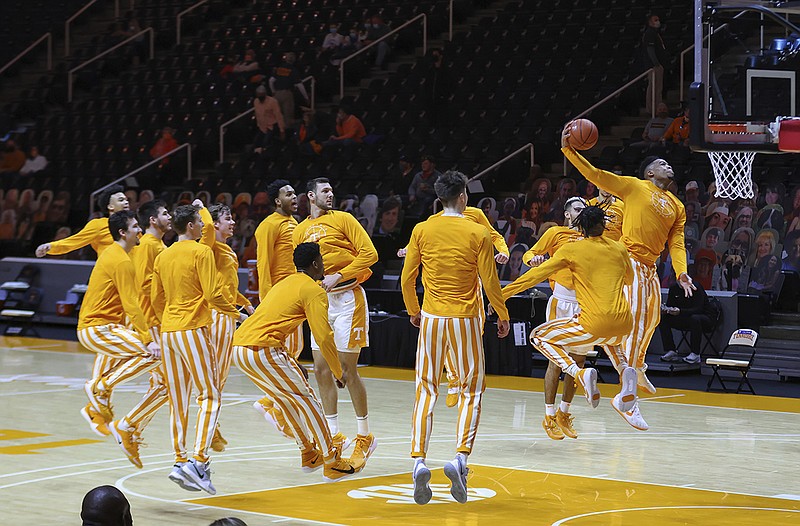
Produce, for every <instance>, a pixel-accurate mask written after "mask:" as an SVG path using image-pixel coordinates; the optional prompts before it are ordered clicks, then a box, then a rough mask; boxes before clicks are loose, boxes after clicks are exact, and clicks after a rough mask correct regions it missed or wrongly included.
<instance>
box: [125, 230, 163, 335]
mask: <svg viewBox="0 0 800 526" xmlns="http://www.w3.org/2000/svg"><path fill="white" fill-rule="evenodd" d="M166 248H167V246H166V245H165V244H164V242H163V241H161V240H160V239H159V238H157V237H156V236H154V235H153V234H145V235H143V236H142V237H141V238H139V244H138V245H137V246H136V247H134V248H133V250H131V252H130V254H129V255H130V258H131V261H132V262H133V268H134V269H135V270H136V284H137V285H138V286H139V290H138V292H139V306H140V307H141V308H142V314H144V318H145V320H146V321H147V325H148V326H149V327H157V326H158V325H159V321H158V316H156V311H155V310H154V309H153V302H152V300H151V299H150V290H151V289H152V284H153V264H154V263H155V261H156V257H158V255H159V254H161V252H163V251H164V250H166Z"/></svg>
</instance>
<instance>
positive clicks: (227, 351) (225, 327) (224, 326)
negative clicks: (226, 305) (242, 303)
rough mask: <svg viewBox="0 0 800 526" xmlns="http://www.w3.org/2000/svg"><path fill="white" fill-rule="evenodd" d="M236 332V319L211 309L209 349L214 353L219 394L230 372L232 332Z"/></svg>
mask: <svg viewBox="0 0 800 526" xmlns="http://www.w3.org/2000/svg"><path fill="white" fill-rule="evenodd" d="M235 330H236V318H234V317H233V316H230V315H229V314H224V313H222V312H219V311H217V310H214V309H211V347H212V348H213V349H214V350H215V351H216V353H217V356H216V363H217V379H218V380H219V384H217V387H218V388H219V392H220V393H222V389H223V388H224V387H225V382H226V381H227V380H228V373H229V372H230V370H231V358H232V357H233V331H235Z"/></svg>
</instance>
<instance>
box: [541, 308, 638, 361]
mask: <svg viewBox="0 0 800 526" xmlns="http://www.w3.org/2000/svg"><path fill="white" fill-rule="evenodd" d="M624 338H625V337H624V336H614V337H612V338H602V337H600V336H595V335H593V334H591V333H590V332H589V331H587V330H586V329H585V328H584V327H583V325H581V322H580V318H579V316H573V317H572V318H559V319H555V320H552V321H548V322H545V323H543V324H541V325H539V326H538V327H536V328H535V329H533V331H532V332H531V344H532V345H533V346H534V347H535V348H536V349H537V350H538V351H539V352H541V353H542V354H543V355H544V356H545V357H546V358H547V359H548V360H550V361H551V362H553V363H555V364H556V365H558V366H559V367H560V368H561V370H562V371H564V372H565V373H566V372H567V369H568V368H569V367H570V366H572V365H577V364H576V363H575V360H573V359H572V357H571V356H570V355H569V351H568V349H574V348H576V347H584V346H588V347H589V348H591V347H592V346H594V345H602V346H603V349H605V351H606V354H608V355H609V358H610V359H611V361H612V362H615V363H616V361H617V360H621V361H624V359H625V358H624V355H623V351H622V346H621V344H622V340H623V339H624ZM612 355H614V356H612Z"/></svg>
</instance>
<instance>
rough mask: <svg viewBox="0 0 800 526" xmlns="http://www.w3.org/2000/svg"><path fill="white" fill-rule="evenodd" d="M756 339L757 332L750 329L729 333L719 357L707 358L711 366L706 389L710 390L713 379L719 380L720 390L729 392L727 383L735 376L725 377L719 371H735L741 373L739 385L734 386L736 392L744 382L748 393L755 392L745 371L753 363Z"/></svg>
mask: <svg viewBox="0 0 800 526" xmlns="http://www.w3.org/2000/svg"><path fill="white" fill-rule="evenodd" d="M757 340H758V333H757V332H756V331H754V330H752V329H737V330H735V331H733V334H731V338H730V340H728V345H726V346H725V348H724V349H723V350H722V353H720V355H719V357H717V358H708V359H707V360H706V365H708V366H710V367H711V370H712V374H711V379H710V380H709V381H708V385H707V386H706V391H711V386H712V384H713V383H714V379H717V380H718V381H719V384H720V386H721V387H722V391H724V392H726V393H729V392H732V389H730V388H729V387H728V385H727V384H730V383H733V382H735V381H736V379H735V378H728V379H725V378H723V377H722V376H721V375H720V371H737V372H739V374H741V378H740V379H739V385H738V387H737V388H736V391H735V392H737V393H741V392H743V388H744V386H745V384H747V387H748V388H749V391H744V392H749V393H750V394H756V392H755V390H754V389H753V386H752V385H751V384H750V380H749V379H748V378H747V373H748V372H750V367H752V365H753V359H754V358H755V356H756V341H757Z"/></svg>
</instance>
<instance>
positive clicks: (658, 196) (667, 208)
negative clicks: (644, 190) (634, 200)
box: [650, 192, 675, 218]
mask: <svg viewBox="0 0 800 526" xmlns="http://www.w3.org/2000/svg"><path fill="white" fill-rule="evenodd" d="M650 204H651V205H653V209H655V211H656V212H657V213H658V215H660V216H661V217H666V218H673V217H675V211H674V210H673V208H672V202H671V201H670V200H669V199H668V198H667V196H666V195H664V194H662V193H661V192H653V193H651V194H650Z"/></svg>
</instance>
